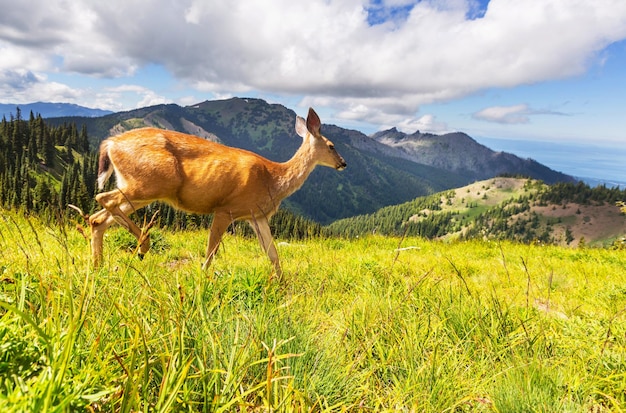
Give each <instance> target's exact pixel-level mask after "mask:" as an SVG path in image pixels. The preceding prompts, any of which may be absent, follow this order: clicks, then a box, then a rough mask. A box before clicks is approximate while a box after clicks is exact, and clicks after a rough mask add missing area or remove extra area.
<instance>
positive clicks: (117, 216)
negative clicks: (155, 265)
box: [89, 189, 150, 266]
mask: <svg viewBox="0 0 626 413" xmlns="http://www.w3.org/2000/svg"><path fill="white" fill-rule="evenodd" d="M96 201H98V203H99V204H100V205H102V206H103V207H104V209H103V210H101V211H98V212H97V213H95V214H94V215H92V216H91V217H90V218H89V226H90V227H91V253H92V258H93V261H94V265H96V266H97V265H98V264H99V263H100V261H101V259H102V239H103V236H104V232H105V231H106V230H107V228H109V227H110V226H111V225H112V224H113V223H115V222H117V223H118V224H120V225H121V226H123V227H124V228H126V230H128V232H130V233H131V234H133V236H134V237H135V238H137V241H138V242H139V254H140V255H143V254H145V253H146V252H148V250H149V249H150V236H149V235H148V234H147V233H144V232H143V231H142V230H141V229H140V228H139V227H138V226H137V225H136V224H135V223H134V222H133V221H132V220H131V219H130V218H129V217H128V215H129V214H131V213H132V212H134V211H136V210H138V209H140V208H143V207H144V206H146V205H148V204H149V202H144V201H133V202H132V203H131V202H130V201H129V200H128V199H127V198H126V197H125V196H124V195H123V194H122V192H121V191H120V190H117V189H116V190H113V191H109V192H103V193H101V194H98V195H96Z"/></svg>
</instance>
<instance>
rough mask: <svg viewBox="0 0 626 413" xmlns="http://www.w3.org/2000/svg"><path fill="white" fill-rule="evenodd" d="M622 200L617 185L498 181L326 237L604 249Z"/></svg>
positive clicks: (618, 226) (339, 224) (335, 229)
mask: <svg viewBox="0 0 626 413" xmlns="http://www.w3.org/2000/svg"><path fill="white" fill-rule="evenodd" d="M624 199H626V190H620V189H619V188H607V187H604V186H598V187H594V188H591V187H589V186H588V185H586V184H584V183H560V184H554V185H546V184H545V183H543V182H542V181H538V180H532V179H527V178H513V177H496V178H493V179H488V180H485V181H479V182H476V183H474V184H471V185H468V186H465V187H461V188H458V189H453V190H448V191H444V192H440V193H437V194H434V195H431V196H427V197H420V198H416V199H414V200H412V201H410V202H406V203H403V204H399V205H393V206H389V207H385V208H381V209H380V210H378V211H376V212H375V213H373V214H366V215H360V216H356V217H352V218H348V219H343V220H338V221H336V222H334V223H332V224H331V225H329V226H328V227H326V228H325V231H326V232H325V233H326V234H327V235H330V236H347V237H356V236H360V235H364V234H368V233H379V234H384V235H396V236H401V235H419V236H422V237H425V238H428V239H452V238H455V239H460V240H463V239H475V238H479V239H496V240H503V239H507V240H515V241H520V242H524V243H529V242H541V243H550V244H560V245H582V244H595V245H610V244H611V243H613V242H615V241H616V240H618V239H621V238H623V236H624V235H626V216H625V215H624V213H623V212H622V211H621V210H620V207H619V206H618V205H617V204H618V202H619V201H621V200H624Z"/></svg>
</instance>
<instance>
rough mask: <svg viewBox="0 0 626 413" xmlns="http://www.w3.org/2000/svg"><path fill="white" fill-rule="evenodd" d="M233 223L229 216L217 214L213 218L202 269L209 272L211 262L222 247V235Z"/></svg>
mask: <svg viewBox="0 0 626 413" xmlns="http://www.w3.org/2000/svg"><path fill="white" fill-rule="evenodd" d="M230 223H231V218H230V216H229V215H225V214H217V213H216V214H215V215H214V216H213V223H212V224H211V229H210V230H209V231H210V233H209V242H208V245H207V249H206V260H205V261H204V264H202V269H203V270H207V269H208V268H209V265H211V261H212V260H213V257H214V256H215V254H216V253H217V249H218V248H219V246H220V241H221V240H222V235H224V232H225V231H226V229H227V228H228V226H229V225H230Z"/></svg>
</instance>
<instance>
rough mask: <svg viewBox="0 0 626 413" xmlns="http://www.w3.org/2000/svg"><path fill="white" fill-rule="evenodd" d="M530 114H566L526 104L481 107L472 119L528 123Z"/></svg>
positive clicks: (505, 122)
mask: <svg viewBox="0 0 626 413" xmlns="http://www.w3.org/2000/svg"><path fill="white" fill-rule="evenodd" d="M531 115H558V116H567V114H565V113H562V112H556V111H553V110H548V109H532V108H530V107H529V106H528V105H527V104H520V105H512V106H492V107H488V108H485V109H482V110H480V111H478V112H476V113H474V114H473V115H472V117H473V118H474V119H478V120H484V121H487V122H495V123H504V124H524V123H530V116H531Z"/></svg>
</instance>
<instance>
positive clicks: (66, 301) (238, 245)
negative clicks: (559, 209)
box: [0, 211, 626, 412]
mask: <svg viewBox="0 0 626 413" xmlns="http://www.w3.org/2000/svg"><path fill="white" fill-rule="evenodd" d="M154 235H155V238H156V239H157V242H156V243H155V244H156V245H155V246H156V247H157V248H156V251H155V252H154V253H149V254H147V255H146V257H145V259H144V260H143V261H140V260H138V259H137V258H135V257H134V256H133V254H132V252H129V251H128V239H127V237H126V236H125V235H124V233H123V232H122V231H121V230H119V229H117V230H111V231H110V232H109V233H108V236H107V237H105V244H106V248H105V258H104V265H103V267H102V268H101V269H99V270H93V269H92V268H91V266H90V264H89V255H88V254H89V253H88V246H87V242H86V241H85V239H83V238H82V236H81V235H80V234H79V233H78V231H75V230H74V229H73V228H71V226H70V225H68V226H58V227H57V226H53V227H50V226H45V225H43V224H42V223H41V222H40V221H38V220H36V219H34V218H24V217H22V216H20V215H17V214H13V213H9V212H6V211H2V214H1V215H0V348H1V351H0V411H3V412H18V411H20V412H21V411H33V412H34V411H37V412H40V411H83V410H90V411H106V412H108V411H116V412H117V411H120V412H137V411H207V412H218V411H416V412H464V411H466V412H474V411H479V412H480V411H482V412H556V411H559V412H560V411H564V412H609V411H612V412H613V411H622V410H624V409H625V408H626V270H625V269H626V254H624V251H610V250H602V249H565V248H559V247H551V246H537V245H530V246H529V245H521V244H514V243H508V242H503V243H493V242H492V243H489V242H465V243H460V242H457V243H440V242H430V241H424V240H422V239H418V238H407V239H399V238H386V237H378V236H371V237H363V238H360V239H357V240H342V239H320V240H310V241H303V242H300V241H298V242H294V243H290V244H279V246H278V249H279V254H280V256H281V260H282V264H283V269H284V272H285V278H284V280H283V281H282V282H281V283H276V282H270V281H269V277H270V271H271V265H270V263H269V260H268V259H267V258H266V257H265V256H264V255H263V254H262V253H261V251H260V248H259V247H258V245H257V243H256V241H255V240H252V239H245V238H242V237H239V236H227V237H226V238H225V239H224V243H223V248H221V250H220V254H219V256H218V257H217V259H216V260H215V261H214V263H213V266H212V267H211V269H210V271H209V272H208V273H204V272H202V271H201V270H200V264H201V263H202V259H203V255H204V250H205V242H206V239H207V233H206V232H205V231H197V232H193V231H188V232H179V233H169V232H166V231H159V232H156V231H155V233H154ZM398 248H400V249H399V250H398Z"/></svg>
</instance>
